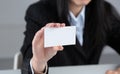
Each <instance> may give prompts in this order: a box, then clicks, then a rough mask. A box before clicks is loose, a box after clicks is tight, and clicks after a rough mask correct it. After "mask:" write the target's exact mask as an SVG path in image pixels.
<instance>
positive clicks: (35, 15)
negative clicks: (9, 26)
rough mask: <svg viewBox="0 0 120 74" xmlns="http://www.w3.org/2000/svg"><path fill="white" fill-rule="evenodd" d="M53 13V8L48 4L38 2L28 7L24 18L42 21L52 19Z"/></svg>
mask: <svg viewBox="0 0 120 74" xmlns="http://www.w3.org/2000/svg"><path fill="white" fill-rule="evenodd" d="M55 13H56V12H55V8H54V7H52V6H51V5H50V4H48V3H45V2H43V1H38V2H36V3H33V4H31V5H30V6H29V7H28V9H27V11H26V17H30V18H32V19H33V20H36V21H40V20H41V21H42V20H43V19H44V20H46V19H48V18H49V17H53V16H54V15H55Z"/></svg>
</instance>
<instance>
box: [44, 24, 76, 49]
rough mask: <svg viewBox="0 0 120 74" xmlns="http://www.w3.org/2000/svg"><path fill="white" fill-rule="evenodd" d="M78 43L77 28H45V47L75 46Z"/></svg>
mask: <svg viewBox="0 0 120 74" xmlns="http://www.w3.org/2000/svg"><path fill="white" fill-rule="evenodd" d="M75 43H76V27H75V26H69V27H60V28H45V31H44V47H52V46H59V45H74V44H75Z"/></svg>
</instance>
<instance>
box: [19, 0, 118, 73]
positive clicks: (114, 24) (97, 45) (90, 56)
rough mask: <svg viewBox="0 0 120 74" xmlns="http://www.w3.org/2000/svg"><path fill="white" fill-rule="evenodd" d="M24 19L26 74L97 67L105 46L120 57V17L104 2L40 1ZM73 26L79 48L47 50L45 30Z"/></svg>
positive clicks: (59, 47) (32, 6) (84, 0)
mask: <svg viewBox="0 0 120 74" xmlns="http://www.w3.org/2000/svg"><path fill="white" fill-rule="evenodd" d="M25 20H26V22H27V25H26V31H25V40H24V44H23V47H22V49H21V52H22V54H23V68H22V73H23V74H26V73H27V74H28V73H29V74H31V73H44V72H46V71H47V67H49V66H72V65H89V64H98V62H99V58H100V55H101V52H102V49H103V47H104V46H105V45H109V46H111V47H113V48H114V49H115V50H116V51H117V52H118V53H119V54H120V45H119V44H120V16H119V15H118V13H117V12H116V10H115V9H114V7H112V6H111V5H110V4H109V3H107V2H106V1H104V0H40V1H38V2H37V3H34V4H32V5H31V6H30V7H29V8H28V10H27V12H26V17H25ZM71 25H74V26H76V27H77V35H76V40H77V42H76V45H69V46H54V47H49V48H44V29H45V28H46V27H56V28H58V27H65V26H71ZM117 72H120V70H115V71H108V72H106V73H107V74H114V73H117Z"/></svg>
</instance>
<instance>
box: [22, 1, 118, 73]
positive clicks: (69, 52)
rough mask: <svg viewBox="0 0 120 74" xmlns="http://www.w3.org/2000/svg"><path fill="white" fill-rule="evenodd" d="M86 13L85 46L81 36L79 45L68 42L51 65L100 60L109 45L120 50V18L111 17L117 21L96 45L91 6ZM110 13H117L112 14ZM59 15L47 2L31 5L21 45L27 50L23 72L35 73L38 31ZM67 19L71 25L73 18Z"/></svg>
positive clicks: (79, 63)
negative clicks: (32, 66) (33, 61)
mask: <svg viewBox="0 0 120 74" xmlns="http://www.w3.org/2000/svg"><path fill="white" fill-rule="evenodd" d="M111 12H112V11H111ZM85 15H86V19H85V20H86V22H85V29H84V42H83V46H81V45H80V44H79V42H78V40H77V42H76V45H69V46H64V50H63V51H61V52H58V53H57V55H56V56H54V57H53V58H52V59H51V60H50V61H49V62H48V66H72V65H88V64H98V62H99V58H100V55H101V52H102V48H103V47H104V46H105V45H109V46H111V47H112V48H114V49H115V50H116V51H117V52H118V53H119V54H120V45H119V44H120V20H116V19H111V21H113V23H112V24H110V25H111V27H112V28H111V29H110V30H107V31H105V30H104V29H103V30H104V31H103V32H104V33H105V36H104V37H105V38H104V39H105V40H101V43H99V44H98V45H94V40H95V39H92V37H93V36H92V35H91V34H89V30H88V29H89V28H88V27H87V26H86V25H91V23H89V21H88V19H87V15H88V13H87V10H86V14H85ZM110 16H113V15H112V14H111V15H110ZM113 17H114V16H113ZM57 19H58V16H57V13H56V10H55V8H54V7H52V6H50V5H47V4H45V3H43V2H37V3H35V4H32V5H31V6H30V7H29V8H28V10H27V12H26V16H25V20H26V22H27V25H26V31H25V32H24V34H25V39H24V43H23V46H22V48H21V52H22V54H23V66H22V73H23V74H31V69H30V59H31V57H32V40H33V37H34V35H35V33H36V32H37V31H38V30H40V29H41V28H42V27H43V26H45V25H46V24H47V23H49V22H57ZM65 23H66V25H68V26H69V22H68V21H67V20H66V22H65ZM92 24H93V23H92ZM76 39H77V38H76Z"/></svg>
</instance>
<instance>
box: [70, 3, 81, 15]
mask: <svg viewBox="0 0 120 74" xmlns="http://www.w3.org/2000/svg"><path fill="white" fill-rule="evenodd" d="M82 8H83V6H82V5H81V6H77V5H75V4H70V5H69V9H70V11H71V12H72V13H73V14H74V16H76V17H77V16H78V14H79V13H80V12H81V10H82Z"/></svg>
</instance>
